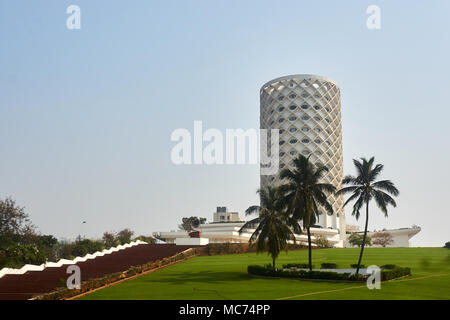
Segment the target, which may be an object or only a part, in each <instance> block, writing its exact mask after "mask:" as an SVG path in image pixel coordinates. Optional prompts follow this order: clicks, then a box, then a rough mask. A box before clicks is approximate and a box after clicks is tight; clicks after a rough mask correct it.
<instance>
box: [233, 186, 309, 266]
mask: <svg viewBox="0 0 450 320" xmlns="http://www.w3.org/2000/svg"><path fill="white" fill-rule="evenodd" d="M258 194H259V197H260V206H256V205H255V206H251V207H249V208H248V209H247V210H246V211H245V214H246V215H251V214H254V213H257V214H258V217H257V218H255V219H252V220H250V221H248V222H246V223H245V224H244V225H243V226H242V227H241V229H240V230H239V233H242V232H244V230H245V229H248V228H253V227H255V226H256V230H255V232H253V234H252V235H251V237H250V239H249V242H250V244H252V243H255V242H256V251H257V252H258V253H259V252H263V251H266V250H267V252H268V254H270V255H271V257H272V267H273V268H274V269H275V260H276V259H277V257H278V255H279V254H280V252H281V251H282V250H286V251H287V248H288V246H287V242H288V241H289V240H292V241H294V243H295V236H294V232H295V233H300V232H301V228H300V225H298V223H296V221H290V220H291V219H290V218H289V216H288V214H287V211H286V208H287V206H286V202H285V201H284V198H283V197H282V195H281V194H280V192H279V189H278V188H274V187H270V186H269V187H267V188H265V189H260V190H258ZM291 227H292V230H291ZM293 231H294V232H293Z"/></svg>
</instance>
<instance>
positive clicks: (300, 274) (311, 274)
mask: <svg viewBox="0 0 450 320" xmlns="http://www.w3.org/2000/svg"><path fill="white" fill-rule="evenodd" d="M247 272H248V273H249V274H253V275H258V276H266V277H282V278H297V279H314V280H341V281H364V280H365V279H367V276H366V275H358V276H356V275H351V274H350V273H337V272H332V271H317V270H313V271H308V270H276V269H275V270H273V269H269V268H265V267H262V266H258V265H250V266H248V267H247Z"/></svg>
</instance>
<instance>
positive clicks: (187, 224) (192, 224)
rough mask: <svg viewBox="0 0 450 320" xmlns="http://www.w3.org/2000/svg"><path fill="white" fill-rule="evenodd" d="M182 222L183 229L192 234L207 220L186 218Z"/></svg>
mask: <svg viewBox="0 0 450 320" xmlns="http://www.w3.org/2000/svg"><path fill="white" fill-rule="evenodd" d="M181 221H182V223H181V228H182V229H183V230H185V231H187V232H191V231H194V229H195V228H198V227H199V226H200V225H201V224H203V223H205V222H206V218H199V217H185V218H183V219H182V220H181Z"/></svg>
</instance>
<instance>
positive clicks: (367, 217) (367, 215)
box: [356, 201, 369, 275]
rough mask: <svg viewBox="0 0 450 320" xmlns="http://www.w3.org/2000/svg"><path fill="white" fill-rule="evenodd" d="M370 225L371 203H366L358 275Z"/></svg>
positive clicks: (357, 268)
mask: <svg viewBox="0 0 450 320" xmlns="http://www.w3.org/2000/svg"><path fill="white" fill-rule="evenodd" d="M368 223H369V201H367V202H366V226H365V227H364V236H363V240H362V244H361V252H360V253H359V260H358V266H357V267H356V275H358V274H359V268H360V266H361V259H362V256H363V252H364V245H365V244H366V236H367V225H368Z"/></svg>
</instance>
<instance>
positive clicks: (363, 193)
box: [337, 157, 399, 275]
mask: <svg viewBox="0 0 450 320" xmlns="http://www.w3.org/2000/svg"><path fill="white" fill-rule="evenodd" d="M374 161H375V158H374V157H372V158H370V159H369V160H366V159H365V158H361V161H358V160H355V159H354V160H353V163H354V165H355V167H356V171H357V175H356V176H351V175H348V176H346V177H345V178H344V180H343V181H342V183H343V184H344V185H349V186H347V187H344V188H342V189H341V190H339V191H338V192H337V194H347V193H351V196H350V197H349V198H348V199H347V201H345V203H344V206H345V205H347V204H348V203H349V202H351V201H353V200H356V201H355V203H354V205H353V211H352V215H354V216H355V217H356V219H357V220H358V219H359V216H360V210H361V208H362V207H363V205H366V224H365V227H364V236H363V241H362V244H361V252H360V254H359V259H358V268H356V275H358V274H359V266H360V265H361V259H362V256H363V253H364V245H365V240H366V237H367V226H368V223H369V202H370V201H371V200H372V199H374V200H375V203H376V204H377V206H378V207H379V208H380V210H381V211H382V212H383V213H384V216H385V217H387V216H388V211H387V207H388V205H392V206H393V207H396V206H397V203H396V202H395V200H394V199H393V198H392V197H391V196H390V195H389V194H391V195H393V196H398V195H399V191H398V189H397V188H396V187H395V186H394V184H393V183H392V182H391V181H390V180H380V181H376V179H377V177H378V175H379V174H380V173H381V171H382V170H383V167H384V166H383V165H382V164H377V165H375V166H374Z"/></svg>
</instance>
